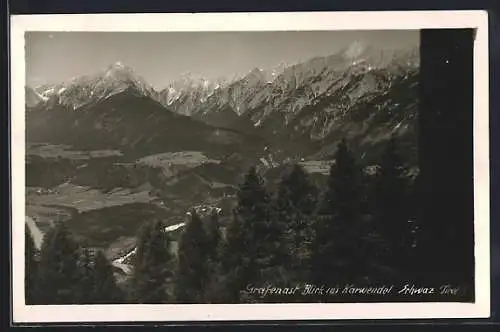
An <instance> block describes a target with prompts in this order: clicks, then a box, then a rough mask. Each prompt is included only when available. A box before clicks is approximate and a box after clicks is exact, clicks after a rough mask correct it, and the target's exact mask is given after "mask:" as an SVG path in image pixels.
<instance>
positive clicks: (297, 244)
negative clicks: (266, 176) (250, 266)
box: [276, 165, 317, 282]
mask: <svg viewBox="0 0 500 332" xmlns="http://www.w3.org/2000/svg"><path fill="white" fill-rule="evenodd" d="M316 195H317V189H316V188H315V187H314V186H313V185H312V184H311V183H310V182H309V180H308V177H307V174H306V173H305V172H304V170H303V169H302V167H300V166H299V165H293V166H292V168H291V170H290V171H289V172H288V173H286V174H284V176H283V178H282V180H281V182H280V184H279V186H278V193H277V197H276V209H277V216H276V217H277V218H278V220H279V221H280V222H283V223H285V224H286V245H287V253H288V257H287V259H286V261H285V263H286V264H287V273H288V274H289V278H290V279H292V280H295V282H297V281H304V280H306V279H307V277H308V275H309V272H310V271H309V268H310V266H309V265H310V250H311V241H312V238H313V234H312V230H313V225H312V214H313V212H314V210H315V208H316Z"/></svg>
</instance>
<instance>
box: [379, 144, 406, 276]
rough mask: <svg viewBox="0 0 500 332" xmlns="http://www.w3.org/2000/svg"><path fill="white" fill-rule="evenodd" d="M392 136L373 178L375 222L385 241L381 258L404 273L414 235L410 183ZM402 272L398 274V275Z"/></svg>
mask: <svg viewBox="0 0 500 332" xmlns="http://www.w3.org/2000/svg"><path fill="white" fill-rule="evenodd" d="M405 173H406V170H405V168H404V166H403V162H402V160H401V157H400V155H399V153H398V147H397V144H396V140H395V138H394V137H391V139H390V140H389V142H388V143H387V147H386V150H385V152H384V154H383V155H382V160H381V163H380V171H379V172H378V174H377V176H376V179H375V195H374V197H373V201H374V202H375V204H374V211H373V217H374V223H375V227H376V229H377V230H378V232H379V233H380V235H381V237H382V240H383V242H384V248H383V252H382V260H383V262H384V263H385V264H386V265H388V266H392V267H393V268H395V269H396V270H397V271H399V272H401V273H404V272H406V269H407V264H408V262H409V261H410V260H409V259H408V258H409V254H410V252H411V250H412V244H413V237H412V233H411V231H412V228H411V223H410V222H409V219H410V215H411V211H410V205H409V201H408V198H409V183H408V179H407V175H406V174H405ZM403 276H404V275H401V274H398V275H397V276H396V278H398V279H401V278H402V277H403Z"/></svg>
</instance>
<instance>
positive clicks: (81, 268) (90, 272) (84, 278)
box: [75, 246, 94, 304]
mask: <svg viewBox="0 0 500 332" xmlns="http://www.w3.org/2000/svg"><path fill="white" fill-rule="evenodd" d="M80 251H81V253H80V257H79V260H78V273H79V276H78V283H77V284H76V285H75V286H76V289H75V298H76V301H77V303H79V304H91V303H93V298H92V295H93V287H94V266H93V265H94V257H93V253H92V251H91V250H90V249H89V248H88V247H87V246H83V247H82V248H81V250H80Z"/></svg>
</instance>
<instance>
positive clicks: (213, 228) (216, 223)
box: [206, 212, 222, 266]
mask: <svg viewBox="0 0 500 332" xmlns="http://www.w3.org/2000/svg"><path fill="white" fill-rule="evenodd" d="M206 233H207V234H206V235H207V255H208V260H209V261H210V265H211V266H213V265H215V264H217V263H218V262H219V258H220V257H219V256H220V247H221V242H222V234H221V224H220V220H219V215H218V214H217V213H216V212H213V213H212V214H211V215H210V217H209V218H208V221H207V226H206Z"/></svg>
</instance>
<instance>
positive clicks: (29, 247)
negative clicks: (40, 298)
mask: <svg viewBox="0 0 500 332" xmlns="http://www.w3.org/2000/svg"><path fill="white" fill-rule="evenodd" d="M37 254H38V253H37V250H36V247H35V242H34V241H33V237H32V235H31V232H30V230H29V228H28V226H26V227H25V230H24V255H25V259H24V275H25V278H24V291H25V299H26V304H27V305H33V304H35V303H36V300H35V292H36V290H35V287H36V277H37V268H38V261H37V257H36V256H37Z"/></svg>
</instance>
